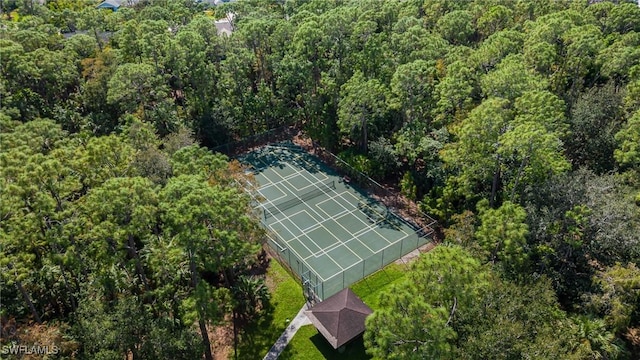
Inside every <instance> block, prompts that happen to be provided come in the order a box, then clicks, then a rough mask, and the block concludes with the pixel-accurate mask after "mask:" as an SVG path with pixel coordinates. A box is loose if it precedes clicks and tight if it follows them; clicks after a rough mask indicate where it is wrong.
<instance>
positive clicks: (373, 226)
mask: <svg viewBox="0 0 640 360" xmlns="http://www.w3.org/2000/svg"><path fill="white" fill-rule="evenodd" d="M298 158H301V157H298ZM302 160H303V161H305V162H308V161H307V160H306V159H304V158H302ZM284 163H285V164H288V162H284ZM303 170H304V171H297V172H296V173H295V174H291V175H287V176H285V177H283V176H282V175H280V174H279V173H277V172H274V173H275V174H276V175H278V177H280V179H281V180H280V181H277V182H272V183H271V184H269V185H268V186H276V187H277V188H278V190H280V191H282V190H281V188H280V186H278V185H282V184H283V183H285V182H286V183H287V184H289V185H290V186H292V187H294V188H296V189H297V187H295V186H293V184H292V183H291V182H290V181H288V180H289V179H292V178H294V177H296V176H297V175H300V176H302V177H303V178H305V179H306V180H307V181H309V178H308V177H307V176H305V174H304V172H307V173H308V174H309V175H311V177H313V178H315V179H317V177H315V176H314V175H313V174H312V173H310V172H309V171H308V170H306V169H303ZM265 177H266V178H268V177H267V176H265ZM325 178H326V179H328V178H329V177H328V176H326V175H325ZM268 179H269V180H271V179H270V178H268ZM310 186H315V187H318V188H319V185H318V182H317V181H316V182H315V183H314V182H311V184H309V185H307V186H305V187H303V188H302V189H305V188H308V187H310ZM334 193H335V194H337V196H333V197H330V198H329V199H327V200H324V201H323V202H326V201H329V200H333V201H334V202H335V203H337V204H338V205H339V206H340V207H342V208H343V209H344V211H341V212H340V213H339V215H334V216H332V217H330V218H324V217H322V216H321V214H320V213H318V211H316V210H315V209H314V208H313V207H311V206H310V205H309V204H308V203H307V202H303V204H304V205H305V207H306V208H309V210H311V211H313V212H314V213H315V214H316V215H318V216H320V218H321V219H324V220H321V221H320V224H321V226H322V227H324V228H325V229H327V227H326V226H324V224H323V223H324V222H326V221H330V220H334V221H335V222H336V223H337V224H338V225H339V226H340V227H342V228H343V229H344V230H345V231H346V232H347V233H349V234H352V238H350V239H348V240H347V241H345V242H340V241H339V240H340V239H338V238H337V237H336V236H335V234H333V233H331V231H330V230H328V229H327V231H328V232H329V233H331V235H332V236H333V237H334V239H337V240H338V242H337V243H336V242H334V245H332V246H330V247H329V248H326V249H324V250H321V253H320V254H321V255H319V256H322V255H327V257H328V258H329V259H330V260H331V261H332V262H333V263H334V264H336V266H337V267H339V268H340V269H342V271H341V272H337V273H334V274H333V275H331V276H329V277H328V278H326V279H325V278H324V277H322V276H320V275H319V274H317V271H316V270H314V272H316V275H317V276H318V277H319V278H320V279H322V281H323V282H324V281H327V280H329V279H331V278H334V277H335V276H338V275H340V273H343V272H344V271H346V270H348V269H350V268H352V267H353V266H355V265H358V264H359V263H360V262H362V261H363V259H362V258H360V257H359V255H358V254H356V253H355V252H354V251H353V250H351V249H350V248H349V247H348V246H347V244H348V243H349V242H351V241H352V240H354V239H355V240H358V242H360V244H361V245H363V246H364V247H366V248H367V249H368V250H369V251H370V252H371V253H372V256H373V255H376V254H378V253H381V252H384V251H385V250H386V249H388V248H390V247H391V246H393V245H396V244H397V243H399V242H401V241H404V240H405V239H406V238H408V237H409V236H411V235H412V233H411V234H409V233H406V232H404V231H403V230H402V229H395V230H396V231H399V232H401V233H403V234H404V236H402V237H401V238H399V239H397V240H395V241H394V242H392V243H390V242H389V240H388V239H387V238H386V237H385V236H383V235H382V234H380V233H379V232H378V231H376V227H377V226H378V224H380V223H381V222H383V221H384V220H383V219H382V220H379V221H377V222H375V223H374V224H368V223H366V222H364V221H363V220H362V219H360V217H358V216H356V215H355V214H354V217H355V218H356V219H358V221H360V222H361V223H362V224H364V225H365V228H364V229H361V230H359V231H357V232H356V234H353V233H352V232H351V231H349V230H348V229H346V228H345V227H344V226H342V224H340V223H338V222H337V219H338V218H340V217H343V216H346V215H347V214H353V213H355V212H356V211H359V209H357V207H354V210H349V209H347V208H346V207H345V206H344V205H342V203H340V202H338V201H337V200H336V199H337V198H341V199H343V200H347V199H345V198H344V196H343V194H344V193H347V194H348V195H349V196H350V197H352V198H355V199H358V197H356V196H355V195H353V194H351V193H350V192H349V191H346V190H345V191H342V192H340V193H338V192H337V191H335V190H334ZM347 202H348V203H350V204H351V203H352V202H349V201H347ZM316 206H317V204H316ZM318 208H319V209H320V210H321V211H322V212H323V213H325V214H327V215H329V214H328V213H327V212H326V211H324V210H323V209H322V208H320V207H318ZM307 214H308V215H309V216H310V217H311V218H313V219H314V220H315V221H318V220H317V219H316V218H314V217H313V216H311V214H310V213H309V212H307ZM292 216H293V215H292ZM285 218H286V219H289V222H290V223H292V224H293V225H294V226H295V227H296V228H298V229H299V230H301V229H300V228H299V227H298V226H297V225H296V224H295V222H293V221H291V220H290V218H291V216H285V217H284V218H283V219H281V220H278V222H282V220H284V219H285ZM281 225H283V226H284V227H285V228H287V231H289V232H290V233H291V231H290V230H289V229H288V228H289V227H288V226H285V225H284V224H281ZM318 227H319V226H318ZM318 227H315V228H314V226H310V227H308V228H307V229H310V228H314V230H315V229H316V228H318ZM371 230H373V231H374V232H375V233H376V234H377V235H378V236H379V237H380V238H382V239H384V240H385V242H387V245H386V246H384V247H383V248H382V249H380V250H378V251H373V250H371V249H370V248H369V247H368V246H367V245H366V244H365V243H364V242H363V241H362V240H363V239H361V236H362V235H363V234H365V233H368V232H369V231H371ZM291 234H293V233H291ZM302 235H303V234H301V235H300V236H302ZM300 236H297V237H295V238H294V239H298V238H300ZM307 237H308V236H307ZM282 240H284V239H282ZM292 240H293V239H290V240H289V241H292ZM284 241H285V243H286V244H287V245H289V241H287V240H284ZM300 243H301V244H303V245H304V243H303V242H302V241H300ZM314 244H315V245H316V247H318V248H320V246H318V244H317V243H316V242H314ZM339 246H345V248H347V249H349V251H350V252H351V253H353V254H354V255H356V256H357V257H358V258H359V259H360V260H361V261H359V262H355V263H354V264H352V265H351V266H349V267H347V268H346V269H345V268H343V267H342V266H341V265H340V264H338V263H337V262H336V261H335V259H333V258H332V257H331V256H330V255H328V254H327V251H332V250H334V249H336V248H338V247H339ZM305 248H306V249H307V250H309V248H308V247H306V245H305ZM289 250H290V251H293V252H294V253H295V254H296V255H297V257H298V258H300V259H302V260H303V261H304V262H305V263H306V265H307V266H309V264H308V262H307V259H309V258H310V257H311V256H315V257H316V258H318V257H319V256H318V253H313V252H311V251H310V250H309V252H310V253H311V254H312V255H310V256H308V257H306V258H302V257H301V256H300V254H299V253H298V252H297V251H295V249H292V248H289ZM309 267H310V268H312V267H311V266H309Z"/></svg>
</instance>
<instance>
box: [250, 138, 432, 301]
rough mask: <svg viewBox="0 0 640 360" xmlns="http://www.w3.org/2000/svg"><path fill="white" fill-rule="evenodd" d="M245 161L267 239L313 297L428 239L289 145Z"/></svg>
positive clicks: (346, 283) (274, 147) (273, 147)
mask: <svg viewBox="0 0 640 360" xmlns="http://www.w3.org/2000/svg"><path fill="white" fill-rule="evenodd" d="M240 160H241V161H242V162H243V163H244V164H245V165H247V166H248V167H249V169H251V171H252V172H253V174H254V176H255V179H256V182H257V183H258V186H259V189H258V192H259V194H258V195H259V197H256V199H259V200H256V205H257V209H258V210H259V211H260V213H261V217H262V223H263V225H264V226H265V227H266V228H267V230H268V233H269V238H270V240H269V245H270V246H271V247H272V248H273V249H274V250H275V252H276V253H277V254H279V257H280V258H281V260H283V261H285V262H287V263H288V265H289V267H290V268H291V269H292V270H293V271H295V272H296V273H297V274H298V275H299V276H300V278H301V279H302V282H303V285H304V288H305V293H306V294H307V296H315V297H316V298H317V299H318V300H323V299H325V298H327V297H329V296H331V295H333V294H335V293H337V292H339V291H340V290H342V289H344V288H345V287H347V286H349V285H351V284H353V283H354V282H356V281H358V280H360V279H362V278H364V277H365V276H367V275H369V274H371V273H373V272H375V271H377V270H379V269H381V268H383V267H384V266H386V265H387V264H389V263H391V262H392V261H395V260H397V259H399V258H400V257H401V256H402V255H404V254H406V253H408V252H410V251H412V250H414V249H416V248H418V247H420V246H422V245H424V244H426V243H427V242H429V241H430V239H429V238H428V237H424V236H420V234H422V233H421V232H420V231H417V229H416V227H415V226H412V225H411V224H410V223H409V222H407V221H405V220H403V219H401V218H400V217H398V216H396V215H395V214H394V213H393V212H391V211H388V210H387V208H386V207H385V206H384V205H383V204H381V203H378V202H376V201H375V200H374V199H372V198H370V197H368V196H367V195H366V194H365V193H364V192H362V191H360V190H359V189H357V188H356V187H355V186H354V185H353V184H351V183H349V182H348V181H345V179H343V178H342V177H341V176H339V175H338V174H337V173H336V172H334V171H333V170H332V169H331V168H329V167H328V166H326V165H325V164H324V163H322V162H321V161H320V160H319V159H318V158H316V157H314V156H312V155H311V154H309V153H307V152H305V151H304V150H303V149H301V148H299V147H297V146H295V145H293V144H291V143H288V142H285V143H279V144H274V145H268V146H265V147H262V148H260V149H257V150H254V151H252V152H250V153H247V154H245V155H243V156H242V157H241V158H240ZM347 180H348V179H347Z"/></svg>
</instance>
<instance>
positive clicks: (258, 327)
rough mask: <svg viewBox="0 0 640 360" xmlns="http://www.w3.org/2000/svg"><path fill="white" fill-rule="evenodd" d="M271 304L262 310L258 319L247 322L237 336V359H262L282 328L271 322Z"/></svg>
mask: <svg viewBox="0 0 640 360" xmlns="http://www.w3.org/2000/svg"><path fill="white" fill-rule="evenodd" d="M273 309H274V307H273V305H269V306H268V308H266V309H264V310H263V313H262V315H261V316H260V317H259V319H258V321H256V322H254V323H252V324H247V325H246V326H244V327H243V329H241V330H240V335H239V336H238V359H262V358H263V357H264V355H265V354H266V351H265V349H267V351H268V349H270V348H271V346H272V345H273V343H274V342H275V341H276V340H277V339H278V337H279V336H280V334H281V333H282V330H284V328H282V329H280V327H279V326H276V325H275V324H273Z"/></svg>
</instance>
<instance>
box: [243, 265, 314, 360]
mask: <svg viewBox="0 0 640 360" xmlns="http://www.w3.org/2000/svg"><path fill="white" fill-rule="evenodd" d="M267 279H268V280H267V282H269V283H271V284H273V285H274V286H273V287H271V301H270V303H271V309H269V311H266V312H265V314H264V315H263V316H262V317H261V318H260V320H259V321H258V323H257V324H253V325H250V326H248V327H247V329H245V331H244V332H243V333H242V334H241V337H240V343H239V346H238V359H262V358H263V357H264V355H265V354H266V353H267V352H268V351H269V349H270V348H271V346H272V345H273V344H274V343H275V342H276V340H278V338H279V337H280V335H281V334H282V332H283V331H284V329H285V328H286V327H287V326H288V322H287V319H289V320H293V318H294V317H295V316H296V314H297V313H298V311H300V308H302V306H303V305H304V296H303V294H302V287H301V286H300V283H299V282H298V281H297V280H296V279H294V278H293V277H292V276H291V275H289V273H287V271H286V270H285V269H284V268H283V267H282V265H280V263H278V261H276V260H274V259H271V261H270V264H269V269H268V271H267Z"/></svg>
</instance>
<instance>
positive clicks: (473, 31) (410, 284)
mask: <svg viewBox="0 0 640 360" xmlns="http://www.w3.org/2000/svg"><path fill="white" fill-rule="evenodd" d="M98 3H99V1H92V0H57V1H56V0H48V1H43V2H40V1H31V0H13V1H12V0H4V1H0V7H1V10H2V13H1V14H0V16H1V20H0V72H1V76H0V196H1V202H0V268H1V275H0V290H1V297H0V302H1V308H0V319H1V321H2V333H1V334H0V335H2V336H1V338H2V345H3V346H4V345H6V344H9V343H12V342H14V343H15V342H30V343H34V342H41V343H48V344H55V346H56V347H57V349H58V351H57V352H56V354H55V357H56V358H78V359H116V358H120V359H121V358H125V357H128V358H133V359H136V358H140V359H160V358H165V359H194V358H200V357H204V358H206V359H212V358H213V355H214V354H212V350H211V346H210V345H211V344H210V337H211V336H212V335H211V334H209V331H210V325H212V324H218V323H220V322H223V321H226V320H228V319H229V318H233V319H234V322H233V323H234V324H236V323H237V324H239V325H242V324H248V323H250V322H251V321H253V319H255V318H257V317H260V316H262V313H261V312H260V309H261V308H263V304H264V303H266V302H268V298H269V294H268V292H267V291H266V288H265V286H264V283H263V279H262V278H261V277H256V276H254V275H255V274H256V272H257V270H256V269H257V268H259V267H260V265H261V263H262V262H263V261H264V254H262V253H261V249H262V245H263V242H264V234H263V230H262V228H261V227H260V224H259V222H258V221H257V219H256V217H255V216H254V215H253V213H252V209H251V203H250V199H249V197H248V196H247V195H246V194H245V192H244V190H243V188H242V187H241V186H240V185H239V184H240V183H246V182H247V181H249V182H250V181H251V179H250V178H247V177H246V176H245V174H244V171H243V169H242V167H241V166H240V165H239V164H238V163H237V162H236V161H233V160H232V159H230V158H229V157H227V156H225V155H222V154H219V153H216V152H214V151H210V149H215V148H216V147H217V146H219V145H222V144H225V143H229V142H232V141H235V140H239V139H242V138H245V137H248V136H252V135H255V134H259V133H262V132H264V131H267V130H270V129H276V128H279V127H283V126H293V127H295V128H298V129H300V130H302V131H304V133H305V134H306V135H307V136H309V137H311V138H312V139H314V140H315V141H316V142H317V143H318V144H319V145H321V146H323V147H325V148H327V149H330V150H332V151H335V152H337V153H339V154H340V156H341V157H343V158H344V159H345V160H346V161H348V162H349V163H351V164H352V165H353V166H354V167H356V168H358V169H360V170H362V171H363V172H365V173H367V174H370V175H371V176H372V177H374V178H375V179H377V180H379V181H381V182H383V183H385V184H388V185H389V186H392V187H395V188H396V189H397V190H398V191H399V192H401V193H402V194H403V195H404V196H405V197H406V198H408V199H410V200H413V201H415V202H416V203H417V204H418V206H420V207H421V208H422V209H423V210H424V211H425V212H427V213H429V214H431V215H432V216H434V217H435V218H437V219H438V220H439V223H440V225H441V226H442V238H443V243H442V244H441V245H439V246H438V247H437V248H436V249H435V250H434V251H432V252H431V253H428V254H426V255H423V256H422V257H421V258H420V259H419V260H417V262H416V263H415V264H414V265H413V267H412V270H411V272H410V273H409V275H408V276H409V280H408V281H406V282H404V283H402V284H399V285H396V286H394V287H393V289H392V291H387V292H384V293H382V294H381V295H380V303H381V306H382V309H381V310H378V311H376V312H375V313H374V314H373V315H372V316H371V317H370V318H369V319H368V320H367V330H366V332H365V335H364V339H365V346H366V348H367V352H368V353H369V354H370V355H371V356H373V357H374V358H380V359H408V358H433V359H522V358H536V359H632V358H636V359H637V358H639V357H640V269H639V268H638V266H637V265H636V264H638V261H640V7H639V6H638V4H637V3H635V2H633V1H628V2H625V1H588V0H576V1H556V0H539V1H529V0H502V1H501V0H475V1H471V0H470V1H455V0H404V1H402V0H387V1H382V0H239V1H236V2H230V3H225V4H223V5H220V6H217V7H211V8H209V7H206V6H205V5H204V4H201V3H199V2H197V1H191V0H180V1H178V0H175V1H172V0H142V1H139V2H138V3H137V4H136V5H135V6H123V7H121V8H119V9H118V10H117V11H111V10H102V9H97V8H96V5H97V4H98ZM230 14H233V16H232V18H233V20H232V24H233V33H232V34H231V35H230V36H219V35H218V33H217V30H216V27H215V26H214V20H215V19H219V18H223V17H225V16H229V15H230ZM236 320H238V321H236ZM237 331H240V330H237Z"/></svg>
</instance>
